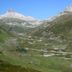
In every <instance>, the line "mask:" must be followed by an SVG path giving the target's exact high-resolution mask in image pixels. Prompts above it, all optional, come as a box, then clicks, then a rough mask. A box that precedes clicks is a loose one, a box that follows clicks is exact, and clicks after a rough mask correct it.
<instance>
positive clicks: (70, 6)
mask: <svg viewBox="0 0 72 72" xmlns="http://www.w3.org/2000/svg"><path fill="white" fill-rule="evenodd" d="M65 11H67V12H72V4H71V5H69V6H68V7H67V8H66V9H65Z"/></svg>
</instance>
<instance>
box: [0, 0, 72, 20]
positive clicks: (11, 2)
mask: <svg viewBox="0 0 72 72" xmlns="http://www.w3.org/2000/svg"><path fill="white" fill-rule="evenodd" d="M71 3H72V0H0V14H3V13H4V12H6V11H7V10H9V9H14V10H15V11H16V12H19V13H22V14H23V15H25V16H32V17H34V18H36V19H46V18H48V17H50V16H55V15H57V14H58V13H59V12H62V11H63V10H64V9H65V8H66V7H67V6H69V5H70V4H71Z"/></svg>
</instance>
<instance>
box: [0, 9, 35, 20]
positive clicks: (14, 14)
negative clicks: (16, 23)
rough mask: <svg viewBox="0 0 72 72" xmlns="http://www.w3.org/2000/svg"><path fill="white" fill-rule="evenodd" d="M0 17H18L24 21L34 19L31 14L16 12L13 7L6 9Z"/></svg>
mask: <svg viewBox="0 0 72 72" xmlns="http://www.w3.org/2000/svg"><path fill="white" fill-rule="evenodd" d="M0 18H18V19H22V20H25V21H33V20H36V19H35V18H33V17H31V16H24V15H23V14H21V13H18V12H16V11H15V10H14V9H9V10H8V11H6V13H4V14H3V15H0Z"/></svg>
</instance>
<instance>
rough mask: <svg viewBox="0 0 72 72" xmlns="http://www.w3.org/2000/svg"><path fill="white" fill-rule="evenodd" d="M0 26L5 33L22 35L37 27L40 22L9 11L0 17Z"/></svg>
mask: <svg viewBox="0 0 72 72" xmlns="http://www.w3.org/2000/svg"><path fill="white" fill-rule="evenodd" d="M0 24H1V26H2V27H3V28H5V29H6V30H7V31H10V32H12V33H15V34H19V35H23V33H26V32H28V31H31V30H33V29H34V28H35V27H37V26H39V25H40V24H41V21H39V20H36V19H34V18H33V17H31V16H24V15H22V14H20V13H17V12H15V11H14V10H12V9H10V10H8V11H7V12H6V13H5V14H3V15H0Z"/></svg>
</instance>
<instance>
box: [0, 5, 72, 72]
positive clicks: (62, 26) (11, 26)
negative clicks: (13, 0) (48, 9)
mask: <svg viewBox="0 0 72 72" xmlns="http://www.w3.org/2000/svg"><path fill="white" fill-rule="evenodd" d="M0 72H72V5H70V6H69V7H67V8H66V9H65V10H64V11H63V12H60V13H59V14H58V15H56V16H53V17H49V18H48V19H46V20H37V19H35V18H33V17H31V16H24V15H22V14H20V13H18V12H16V11H15V10H13V9H9V10H8V11H7V12H6V13H4V14H2V15H0Z"/></svg>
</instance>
